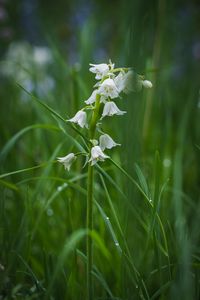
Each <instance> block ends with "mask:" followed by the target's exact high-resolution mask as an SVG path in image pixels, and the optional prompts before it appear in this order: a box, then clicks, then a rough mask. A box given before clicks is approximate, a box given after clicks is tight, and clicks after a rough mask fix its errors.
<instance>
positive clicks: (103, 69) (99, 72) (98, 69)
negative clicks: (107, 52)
mask: <svg viewBox="0 0 200 300" xmlns="http://www.w3.org/2000/svg"><path fill="white" fill-rule="evenodd" d="M90 66H91V68H89V71H90V72H92V73H95V74H96V76H95V79H97V80H99V79H101V78H102V77H103V76H105V75H106V74H107V73H108V71H109V66H108V65H107V64H97V65H95V64H90Z"/></svg>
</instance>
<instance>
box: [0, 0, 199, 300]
mask: <svg viewBox="0 0 200 300" xmlns="http://www.w3.org/2000/svg"><path fill="white" fill-rule="evenodd" d="M109 59H111V60H112V61H113V62H114V63H115V65H116V66H117V67H118V66H122V67H124V66H127V67H133V69H134V70H135V71H136V72H137V73H139V74H142V75H144V76H145V77H146V78H147V79H149V80H151V81H152V83H153V88H152V89H151V90H143V91H141V92H135V93H134V94H131V95H129V96H126V97H123V98H122V99H119V100H118V104H119V106H120V108H121V109H123V110H126V111H127V115H126V116H123V117H119V118H117V117H116V118H115V117H113V118H112V119H109V120H107V121H106V122H105V129H106V130H107V132H108V133H109V134H110V135H112V136H113V138H114V139H115V140H116V141H117V142H119V143H121V144H122V146H121V147H120V148H118V149H115V150H114V151H113V152H112V154H111V155H112V158H113V159H114V160H115V161H116V162H117V163H119V164H120V165H121V166H122V167H123V168H124V170H126V172H128V174H130V176H131V178H134V180H136V182H137V183H138V185H139V187H140V188H141V190H142V191H143V192H144V193H145V195H147V199H146V200H145V199H144V198H145V197H144V195H142V193H141V192H140V191H139V190H138V188H137V187H136V185H135V184H134V183H133V181H132V180H130V177H127V176H126V175H125V174H124V173H123V172H121V171H120V170H119V169H116V168H115V167H114V166H111V165H110V164H109V163H105V164H101V165H100V168H98V169H97V170H96V177H95V178H96V184H95V200H96V201H97V204H96V206H95V212H94V214H95V216H94V227H95V234H94V237H93V238H94V252H95V256H94V264H95V266H94V274H93V275H94V284H95V293H94V294H95V298H94V299H187V300H188V299H199V297H200V286H199V283H200V282H199V278H200V272H199V266H200V244H199V238H200V236H199V213H200V204H199V200H200V198H199V192H200V180H199V179H200V126H199V120H200V96H199V87H200V4H199V1H197V0H190V1H186V0H182V1H178V0H177V1H166V0H158V1H153V0H152V1H145V0H131V1H128V0H124V1H121V0H115V1H114V0H110V1H103V0H101V1H98V0H96V1H86V0H80V1H68V0H57V1H56V2H55V1H47V0H41V1H39V0H21V1H20V0H17V1H12V0H0V105H1V109H0V136H1V138H0V147H1V148H0V150H1V152H0V173H1V175H0V184H1V186H0V189H1V200H0V299H7V300H10V299H56V300H57V299H60V300H63V299H74V300H75V299H85V285H86V282H85V262H86V257H85V236H84V231H83V230H84V227H85V215H86V196H85V192H86V190H85V188H86V176H87V168H82V165H83V163H84V161H79V162H77V163H76V164H75V166H74V168H72V170H71V172H70V173H66V172H65V171H64V169H63V168H62V166H59V165H58V164H56V163H52V161H54V160H55V159H56V157H57V156H64V155H66V154H67V153H68V152H70V151H77V149H79V148H80V144H82V140H81V138H80V137H78V136H77V135H76V134H75V133H74V132H73V131H71V130H70V128H68V127H67V126H66V125H65V124H62V123H61V121H60V120H58V119H57V118H55V116H53V115H52V114H51V113H50V112H49V111H48V110H45V108H44V107H43V106H41V105H40V104H39V103H37V101H35V98H33V97H32V96H31V95H30V94H28V93H27V92H26V91H28V92H30V93H31V94H32V95H34V96H35V97H37V99H40V101H42V103H45V104H48V105H49V106H50V107H51V108H52V109H53V110H55V111H56V112H58V113H59V114H60V115H61V116H62V117H63V118H65V119H66V118H67V116H73V115H74V114H75V112H76V111H77V110H78V109H79V108H80V107H81V105H82V103H83V101H84V100H86V99H87V98H88V97H89V96H90V94H91V91H92V87H93V85H94V83H95V81H94V78H93V75H92V74H91V73H90V72H89V71H88V68H89V63H102V62H105V63H107V62H108V60H109ZM21 86H22V87H23V88H24V89H25V90H26V91H25V90H23V89H22V88H21ZM43 163H44V165H43ZM41 164H42V165H41ZM36 166H40V167H39V168H34V167H36ZM102 168H103V169H102ZM152 203H153V206H152ZM81 230H82V231H81ZM136 270H137V271H136Z"/></svg>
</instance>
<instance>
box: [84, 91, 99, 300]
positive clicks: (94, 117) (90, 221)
mask: <svg viewBox="0 0 200 300" xmlns="http://www.w3.org/2000/svg"><path fill="white" fill-rule="evenodd" d="M99 109H100V95H97V96H96V104H95V108H94V111H93V115H92V119H91V123H90V132H89V134H90V139H91V140H92V139H94V136H95V131H96V124H97V121H98V118H99ZM91 148H92V145H90V149H89V150H91ZM93 186H94V167H93V166H91V165H88V182H87V230H88V234H87V300H92V299H93V280H92V264H93V249H92V237H91V234H90V233H91V231H92V229H93Z"/></svg>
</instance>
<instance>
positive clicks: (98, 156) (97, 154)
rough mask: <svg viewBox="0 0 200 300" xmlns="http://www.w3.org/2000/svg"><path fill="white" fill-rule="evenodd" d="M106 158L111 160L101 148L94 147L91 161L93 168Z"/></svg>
mask: <svg viewBox="0 0 200 300" xmlns="http://www.w3.org/2000/svg"><path fill="white" fill-rule="evenodd" d="M106 158H109V156H107V155H106V154H104V153H103V151H102V150H101V148H100V147H99V146H94V147H92V149H91V157H90V159H89V162H91V166H93V165H95V164H96V163H97V162H98V161H104V160H105V159H106Z"/></svg>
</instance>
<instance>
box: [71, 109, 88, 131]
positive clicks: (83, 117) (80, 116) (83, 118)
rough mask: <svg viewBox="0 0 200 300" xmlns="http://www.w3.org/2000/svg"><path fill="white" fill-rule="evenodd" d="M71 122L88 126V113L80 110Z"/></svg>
mask: <svg viewBox="0 0 200 300" xmlns="http://www.w3.org/2000/svg"><path fill="white" fill-rule="evenodd" d="M68 121H69V122H72V123H76V124H78V125H79V126H80V127H81V128H84V127H86V128H88V123H87V114H86V112H85V111H82V110H79V111H78V112H77V113H76V114H75V116H74V117H73V118H71V119H69V120H68Z"/></svg>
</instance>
